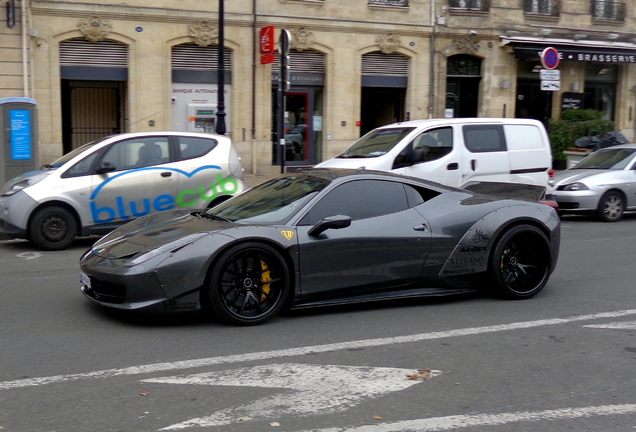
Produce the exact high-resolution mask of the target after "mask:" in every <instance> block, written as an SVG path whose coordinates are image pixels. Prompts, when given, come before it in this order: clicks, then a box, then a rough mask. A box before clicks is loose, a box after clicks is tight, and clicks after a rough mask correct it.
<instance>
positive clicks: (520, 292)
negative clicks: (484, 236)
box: [490, 224, 551, 299]
mask: <svg viewBox="0 0 636 432" xmlns="http://www.w3.org/2000/svg"><path fill="white" fill-rule="evenodd" d="M550 265H551V253H550V244H549V241H548V239H547V237H546V235H545V234H544V233H543V232H542V231H541V230H540V229H538V228H536V227H534V226H532V225H525V224H524V225H516V226H514V227H512V228H510V229H509V230H508V231H506V232H504V233H503V234H502V236H501V237H500V238H499V240H498V241H497V244H496V245H495V248H494V250H493V254H492V256H491V262H490V267H491V274H492V277H493V280H494V283H495V285H496V289H497V292H498V293H499V294H500V295H502V296H503V297H506V298H510V299H523V298H528V297H532V296H533V295H535V294H537V293H538V292H539V291H541V290H542V289H543V287H544V286H545V284H546V283H547V281H548V278H549V276H550Z"/></svg>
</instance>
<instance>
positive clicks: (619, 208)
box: [596, 191, 625, 222]
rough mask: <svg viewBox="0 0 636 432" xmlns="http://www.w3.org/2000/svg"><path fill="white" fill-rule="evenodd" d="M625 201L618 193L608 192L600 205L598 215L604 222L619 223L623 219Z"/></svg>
mask: <svg viewBox="0 0 636 432" xmlns="http://www.w3.org/2000/svg"><path fill="white" fill-rule="evenodd" d="M624 211H625V201H624V199H623V195H622V194H621V193H620V192H616V191H607V192H605V193H604V194H603V196H602V197H601V200H600V201H599V203H598V209H597V210H596V214H597V216H598V217H599V219H601V220H602V221H603V222H618V221H619V220H621V219H622V218H623V212H624Z"/></svg>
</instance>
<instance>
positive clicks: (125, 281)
mask: <svg viewBox="0 0 636 432" xmlns="http://www.w3.org/2000/svg"><path fill="white" fill-rule="evenodd" d="M127 261H128V259H125V258H124V259H109V258H104V257H99V256H97V255H96V254H94V253H93V252H92V250H89V251H87V252H86V253H85V254H84V256H83V257H82V259H81V261H80V290H81V291H82V293H83V294H84V295H85V296H86V297H88V298H89V299H91V300H93V301H95V302H97V303H99V304H100V305H102V306H106V307H109V308H114V309H127V310H137V309H143V310H145V311H162V312H163V311H181V310H196V309H199V308H200V305H199V292H198V291H193V292H189V293H186V294H184V295H181V296H178V297H176V298H174V299H168V297H167V296H166V294H165V292H164V290H163V289H162V285H161V282H160V281H159V280H158V278H157V273H156V269H155V266H154V265H144V264H145V263H144V264H139V265H136V266H132V267H128V266H126V262H127Z"/></svg>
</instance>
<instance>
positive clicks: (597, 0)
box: [592, 0, 625, 21]
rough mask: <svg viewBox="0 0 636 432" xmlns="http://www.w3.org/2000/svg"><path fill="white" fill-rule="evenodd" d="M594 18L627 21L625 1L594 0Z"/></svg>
mask: <svg viewBox="0 0 636 432" xmlns="http://www.w3.org/2000/svg"><path fill="white" fill-rule="evenodd" d="M592 18H594V19H598V20H610V21H625V3H619V2H615V1H610V0H592Z"/></svg>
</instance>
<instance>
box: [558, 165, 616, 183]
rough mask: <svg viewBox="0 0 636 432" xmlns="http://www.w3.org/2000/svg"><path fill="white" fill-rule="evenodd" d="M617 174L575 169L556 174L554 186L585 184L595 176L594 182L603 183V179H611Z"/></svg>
mask: <svg viewBox="0 0 636 432" xmlns="http://www.w3.org/2000/svg"><path fill="white" fill-rule="evenodd" d="M614 173H616V170H598V169H573V170H565V171H559V172H556V173H554V184H555V185H565V184H570V183H575V182H585V180H586V179H588V178H589V177H592V176H594V182H595V183H598V182H603V177H606V176H607V177H609V176H611V175H612V174H614Z"/></svg>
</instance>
